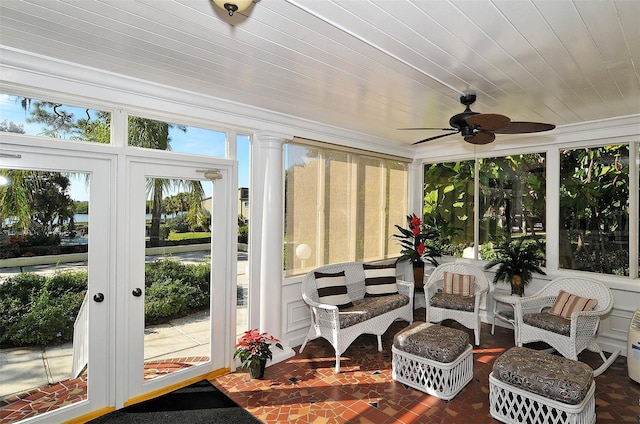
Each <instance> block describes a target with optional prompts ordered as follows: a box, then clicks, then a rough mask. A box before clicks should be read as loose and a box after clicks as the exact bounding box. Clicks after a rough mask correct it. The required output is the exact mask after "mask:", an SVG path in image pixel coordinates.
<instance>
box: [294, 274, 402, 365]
mask: <svg viewBox="0 0 640 424" xmlns="http://www.w3.org/2000/svg"><path fill="white" fill-rule="evenodd" d="M363 265H364V264H363V263H362V262H346V263H341V264H332V265H326V266H322V267H320V268H317V269H315V270H314V271H312V272H310V273H308V274H307V275H306V276H305V277H304V279H303V280H302V298H303V299H304V301H305V302H306V303H307V304H308V305H309V307H310V308H311V328H310V329H309V332H308V333H307V336H306V338H305V340H304V342H303V343H302V346H301V347H300V352H302V351H303V350H304V348H305V346H306V345H307V342H308V341H309V340H313V339H316V338H318V337H322V338H324V339H326V340H328V341H329V343H331V346H333V348H334V350H335V352H336V365H335V372H336V373H339V372H340V355H341V354H342V353H344V351H345V350H347V348H348V347H349V345H350V344H351V343H353V341H354V340H355V339H356V338H357V337H358V336H359V335H361V334H375V335H376V336H377V338H378V350H379V351H382V334H383V333H384V332H385V331H386V330H387V328H389V326H390V325H391V324H392V323H393V322H394V321H395V320H397V319H402V320H405V321H407V322H408V323H409V324H411V323H413V288H414V286H413V283H412V282H407V281H402V280H398V279H396V286H397V290H398V293H397V294H389V295H385V296H376V297H369V296H365V289H366V287H365V270H364V267H363ZM342 271H344V277H345V281H346V286H347V294H348V298H349V300H350V301H351V302H352V303H353V305H352V306H349V307H344V308H342V307H341V308H340V309H339V308H338V307H337V306H334V305H330V304H326V303H321V299H320V296H319V294H318V286H317V285H316V273H322V274H330V273H339V272H342Z"/></svg>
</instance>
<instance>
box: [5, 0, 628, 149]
mask: <svg viewBox="0 0 640 424" xmlns="http://www.w3.org/2000/svg"><path fill="white" fill-rule="evenodd" d="M639 22H640V1H637V0H609V1H604V0H574V1H569V0H540V1H536V0H519V1H512V0H492V1H486V0H462V1H459V0H453V1H441V0H430V1H426V0H422V1H417V0H414V1H409V0H332V1H328V0H255V1H254V4H253V5H252V6H250V7H249V8H248V9H247V10H245V11H244V12H242V13H239V14H238V13H237V14H236V15H234V16H233V17H229V16H227V15H226V13H225V12H224V11H222V10H221V9H219V8H217V7H215V6H214V5H213V4H212V3H211V2H210V1H208V0H175V1H168V0H135V1H133V0H127V1H123V0H101V1H93V0H63V1H54V0H25V1H17V0H2V1H1V2H0V45H2V46H4V47H5V48H12V49H20V50H25V51H29V52H33V53H36V54H41V55H45V56H50V57H54V58H58V59H61V60H65V61H69V62H73V63H77V64H81V65H85V66H89V67H95V68H100V69H104V70H107V71H111V72H115V73H119V74H124V75H129V76H132V77H136V78H140V79H144V80H150V81H153V82H157V83H160V84H166V85H169V86H175V87H179V88H182V89H185V90H191V91H194V92H198V93H204V94H206V95H210V96H214V97H218V98H223V99H227V100H231V101H234V102H238V103H242V104H247V105H251V106H254V107H256V108H262V109H267V110H272V111H275V112H278V113H282V114H285V115H292V116H297V117H300V118H304V119H308V120H312V121H317V122H321V123H324V124H328V125H332V126H336V127H341V128H346V129H349V130H353V131H357V132H361V133H365V134H370V135H374V136H377V137H381V138H384V139H388V140H390V142H392V143H402V144H411V143H413V142H414V141H416V140H419V139H421V138H424V137H428V136H430V135H438V134H439V132H437V131H417V132H416V131H399V130H397V128H399V127H415V126H418V127H441V128H446V127H448V126H449V124H448V120H449V117H450V116H451V115H453V114H456V113H459V112H462V110H463V109H464V107H463V106H462V105H461V104H460V103H459V96H460V94H461V93H462V92H466V91H469V90H473V91H475V92H476V93H477V96H478V100H477V102H476V103H475V104H474V105H473V106H472V109H473V110H474V111H477V112H483V113H502V114H505V115H507V116H509V117H510V118H511V119H512V120H515V121H536V122H549V123H553V124H555V125H558V126H562V125H569V124H574V123H580V122H585V121H593V120H602V119H607V118H612V117H617V116H625V115H634V114H638V113H640V73H639V70H638V67H639V66H640V24H639ZM0 60H1V58H0ZM456 137H457V136H451V137H447V139H456Z"/></svg>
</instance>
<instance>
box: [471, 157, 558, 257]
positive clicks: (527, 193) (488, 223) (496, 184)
mask: <svg viewBox="0 0 640 424" xmlns="http://www.w3.org/2000/svg"><path fill="white" fill-rule="evenodd" d="M478 166H479V183H480V186H479V187H480V199H479V206H480V214H479V220H480V222H479V229H480V235H479V244H480V245H481V246H482V248H481V249H480V257H481V258H482V259H486V260H489V259H492V256H491V251H492V247H493V246H497V245H501V244H503V243H505V242H510V241H511V240H512V239H515V238H520V237H528V238H530V239H533V238H537V240H538V241H539V242H542V241H544V234H545V229H546V225H545V215H546V210H545V203H546V176H545V174H546V173H545V155H544V154H539V153H532V154H523V155H512V156H502V157H495V158H486V159H478ZM536 236H538V237H536ZM540 246H541V251H542V253H544V250H545V249H544V246H543V245H542V244H540Z"/></svg>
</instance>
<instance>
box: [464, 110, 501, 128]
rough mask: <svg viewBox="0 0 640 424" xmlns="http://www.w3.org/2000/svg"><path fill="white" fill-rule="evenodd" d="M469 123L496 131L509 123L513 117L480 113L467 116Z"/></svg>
mask: <svg viewBox="0 0 640 424" xmlns="http://www.w3.org/2000/svg"><path fill="white" fill-rule="evenodd" d="M466 121H467V125H471V126H474V127H479V128H480V129H482V130H484V131H495V130H497V129H499V128H500V129H501V128H504V127H506V126H507V125H509V122H511V119H509V118H507V117H506V116H504V115H498V114H495V113H478V114H476V115H471V116H469V117H467V118H466Z"/></svg>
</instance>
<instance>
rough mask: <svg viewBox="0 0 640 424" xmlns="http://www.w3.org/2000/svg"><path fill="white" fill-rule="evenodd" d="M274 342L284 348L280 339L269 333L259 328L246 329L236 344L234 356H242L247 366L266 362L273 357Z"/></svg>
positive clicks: (243, 362)
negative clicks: (271, 347)
mask: <svg viewBox="0 0 640 424" xmlns="http://www.w3.org/2000/svg"><path fill="white" fill-rule="evenodd" d="M272 344H273V345H275V346H276V347H278V348H280V349H282V345H281V344H280V340H278V339H276V338H275V337H273V336H269V335H268V334H267V333H260V332H259V331H258V329H257V328H256V329H253V330H249V331H245V333H244V334H243V335H242V336H241V337H240V338H239V339H238V343H236V345H235V349H236V351H235V353H234V354H233V357H234V358H240V361H241V363H242V366H243V367H245V368H251V367H252V366H258V365H259V364H260V362H266V361H267V360H269V359H271V358H272V357H273V353H272V352H271V349H270V346H271V345H272Z"/></svg>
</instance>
